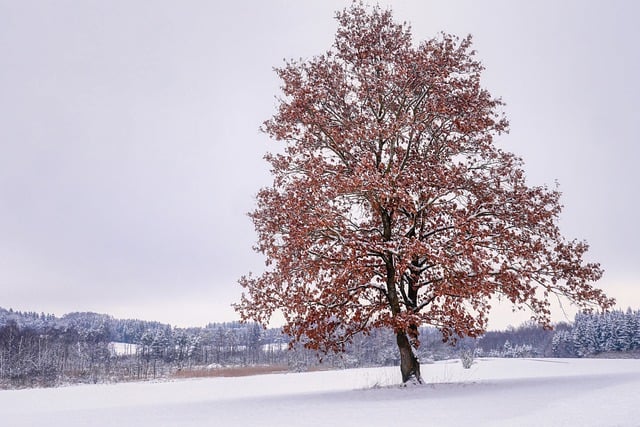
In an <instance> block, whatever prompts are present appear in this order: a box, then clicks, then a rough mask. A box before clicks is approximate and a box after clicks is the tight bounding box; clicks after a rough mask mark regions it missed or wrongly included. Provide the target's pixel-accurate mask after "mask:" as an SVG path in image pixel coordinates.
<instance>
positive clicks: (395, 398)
mask: <svg viewBox="0 0 640 427" xmlns="http://www.w3.org/2000/svg"><path fill="white" fill-rule="evenodd" d="M421 369H422V373H423V377H424V379H425V380H426V381H427V382H428V384H427V385H425V386H415V387H406V388H403V387H400V386H398V382H399V377H400V373H399V368H397V367H394V368H370V369H352V370H344V371H326V372H309V373H288V374H271V375H260V376H253V377H238V378H224V377H221V378H207V379H194V380H181V381H168V382H145V383H126V384H108V385H84V386H69V387H62V388H57V389H31V390H17V391H16V390H14V391H1V392H0V414H2V415H1V420H2V425H6V426H12V427H19V426H34V425H47V426H53V427H55V426H61V427H62V426H65V427H67V426H69V427H73V426H87V425H91V426H93V427H101V426H138V427H151V426H153V427H162V426H181V427H191V426H211V425H217V426H241V425H242V426H250V425H251V426H253V425H260V426H289V425H295V426H326V425H335V426H344V425H361V426H389V425H396V424H398V417H401V418H402V420H404V421H406V422H409V423H411V424H413V423H416V424H425V425H430V426H442V427H448V426H461V425H474V427H475V426H498V427H499V426H516V425H517V426H540V425H544V426H577V425H580V426H638V425H640V405H639V403H640V360H619V359H618V360H604V359H490V358H489V359H478V360H476V362H475V364H474V365H473V366H472V367H471V369H463V368H462V366H461V364H460V362H459V361H457V360H455V361H453V360H452V361H443V362H437V363H433V364H427V365H422V368H421Z"/></svg>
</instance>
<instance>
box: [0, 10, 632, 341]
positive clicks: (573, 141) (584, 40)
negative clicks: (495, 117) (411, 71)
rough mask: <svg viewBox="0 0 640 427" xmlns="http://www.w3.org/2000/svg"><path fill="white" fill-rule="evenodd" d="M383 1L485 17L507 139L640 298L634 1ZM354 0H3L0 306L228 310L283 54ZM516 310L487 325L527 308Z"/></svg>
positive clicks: (463, 21) (574, 231) (205, 313)
mask: <svg viewBox="0 0 640 427" xmlns="http://www.w3.org/2000/svg"><path fill="white" fill-rule="evenodd" d="M388 3H392V4H393V10H394V14H395V17H396V19H397V20H400V21H408V22H410V23H411V25H412V27H413V32H414V38H415V39H416V40H423V39H428V38H431V37H433V36H434V35H436V34H437V33H438V32H440V31H445V32H449V33H454V34H458V35H461V36H464V35H466V34H469V33H470V34H472V35H473V36H474V46H475V48H476V50H477V51H478V58H479V59H480V60H481V61H482V62H483V63H484V65H485V67H486V71H485V74H484V84H485V86H486V87H487V88H488V89H489V90H490V91H491V93H492V94H493V95H494V96H500V97H502V98H503V100H504V101H505V102H506V104H507V105H506V107H505V112H506V115H507V117H508V118H509V120H510V122H511V132H510V134H508V135H506V136H504V137H502V138H501V139H500V141H499V143H500V145H501V146H502V147H504V148H506V149H507V150H509V151H512V152H515V153H517V154H518V155H520V156H522V157H523V158H524V161H525V170H526V173H527V177H528V179H529V182H530V183H531V184H536V185H538V184H545V183H546V184H550V185H553V184H554V182H555V180H557V181H558V182H559V183H560V190H561V191H562V192H563V198H562V202H563V204H564V206H565V209H564V212H563V215H562V220H561V228H562V230H563V232H564V234H565V235H566V236H567V237H570V238H574V237H577V238H580V239H586V240H587V241H588V242H589V243H590V244H591V251H590V254H589V258H590V259H591V260H596V261H599V262H601V263H602V265H603V267H604V268H605V270H606V273H605V277H604V278H603V279H602V281H601V282H600V286H601V287H602V288H604V289H605V290H606V291H607V292H608V293H609V294H610V295H611V296H613V297H616V298H617V299H618V301H619V307H620V308H623V309H626V308H627V307H628V306H632V307H634V308H636V309H638V308H640V287H638V286H639V285H640V265H639V261H640V250H639V249H638V247H639V242H640V231H639V225H638V223H639V220H638V210H639V206H640V204H639V201H638V195H639V191H638V184H639V183H640V168H639V167H638V159H639V155H640V147H639V144H638V140H639V138H638V130H637V128H638V126H639V124H640V83H639V82H638V78H639V76H640V50H639V48H638V42H639V41H640V26H638V23H637V17H638V16H640V15H639V12H640V11H639V10H638V7H637V6H636V5H635V4H636V2H634V1H631V0H630V1H627V2H623V1H601V2H593V1H592V2H588V1H536V2H514V1H508V0H505V1H483V2H478V1H446V2H444V1H424V0H416V1H394V2H388ZM388 3H387V2H381V4H382V5H386V4H388ZM348 4H349V2H348V1H327V0H322V1H314V2H311V1H305V2H301V1H293V0H292V1H284V0H281V1H265V0H254V1H244V2H242V1H238V2H235V1H205V0H203V1H190V0H182V1H158V0H154V1H135V0H122V1H116V0H110V1H104V0H93V1H92V0H75V1H68V0H67V1H65V0H57V1H53V0H51V1H45V0H42V1H30V0H25V1H17V0H0V307H5V308H9V307H12V308H14V309H16V310H34V311H43V312H48V313H55V314H58V315H60V314H64V313H66V312H71V311H96V312H103V313H109V314H112V315H114V316H116V317H126V318H129V317H133V318H143V319H148V320H159V321H162V322H167V323H171V324H173V325H179V326H202V325H204V324H206V323H207V322H210V321H230V320H236V319H237V316H236V315H235V313H234V312H233V310H232V309H231V307H230V305H231V304H232V303H233V302H235V301H237V300H238V299H239V296H240V293H241V288H240V286H239V285H237V283H236V281H237V279H238V278H239V277H240V276H241V275H243V274H246V273H247V272H249V271H254V272H260V271H261V269H262V265H263V262H262V259H261V258H260V256H258V255H256V254H254V253H253V252H252V250H251V247H252V245H253V243H254V242H255V234H254V231H253V226H252V224H251V222H250V220H249V219H248V218H247V216H246V213H247V212H248V211H250V210H252V208H253V206H254V197H255V194H256V193H257V191H258V189H259V188H260V187H262V186H266V185H268V184H269V183H270V177H269V174H268V168H267V166H266V164H265V162H264V161H263V160H262V156H263V154H264V153H265V152H266V151H267V150H270V149H272V146H273V144H272V143H270V141H269V140H268V138H267V137H266V136H265V135H263V134H261V133H260V132H259V131H258V128H259V126H260V124H261V123H262V122H263V121H264V120H266V119H267V118H269V117H270V115H271V114H272V113H273V112H274V106H275V101H274V97H275V95H276V94H277V91H278V87H279V82H278V80H277V78H276V76H275V74H274V73H273V71H272V68H273V67H274V66H279V65H281V64H282V61H283V59H284V58H300V57H302V58H308V57H311V56H313V55H316V54H320V53H322V52H324V51H325V50H327V49H328V48H329V47H330V45H331V43H332V40H333V36H334V31H335V29H336V22H335V20H334V19H333V16H334V12H335V11H336V10H337V9H342V8H343V7H345V6H347V5H348ZM569 311H570V310H569ZM509 312H510V310H508V309H503V310H501V311H500V312H499V313H496V316H495V317H494V319H493V320H492V322H491V323H490V327H493V328H502V327H505V326H506V325H508V324H515V325H517V324H519V323H520V321H521V320H523V319H526V317H527V316H526V315H524V316H523V315H522V314H518V315H509ZM563 319H564V317H563V315H562V313H561V312H556V320H563Z"/></svg>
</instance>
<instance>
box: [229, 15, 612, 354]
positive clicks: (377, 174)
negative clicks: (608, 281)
mask: <svg viewBox="0 0 640 427" xmlns="http://www.w3.org/2000/svg"><path fill="white" fill-rule="evenodd" d="M337 20H338V23H339V26H338V30H337V33H336V38H335V43H334V44H333V46H332V48H331V49H330V50H329V51H328V52H326V53H325V54H323V55H320V56H317V57H313V58H312V59H309V60H306V61H290V62H287V63H286V64H285V65H284V66H283V67H282V68H279V69H277V73H278V75H279V77H280V79H281V80H282V96H281V98H280V99H279V107H278V110H277V112H276V113H275V115H274V116H273V117H272V118H271V119H270V120H269V121H267V122H266V123H265V124H264V131H265V132H266V133H267V134H268V135H269V136H270V137H271V138H273V139H274V140H276V141H277V142H278V143H279V144H280V146H281V148H280V149H278V150H276V151H277V153H278V154H268V155H267V156H266V159H267V161H268V162H269V163H270V164H271V167H272V174H273V178H274V179H273V185H272V186H270V187H268V188H263V189H262V190H261V191H260V192H259V194H258V196H257V208H256V209H255V211H254V212H252V213H251V218H252V219H253V222H254V224H255V228H256V231H257V234H258V243H257V246H256V250H257V251H259V252H261V253H263V254H264V255H265V257H266V261H267V268H266V271H264V272H263V273H262V274H260V275H259V276H253V275H248V276H246V277H243V278H242V279H241V280H240V283H241V285H242V286H243V287H244V288H245V293H244V294H243V296H242V300H241V302H240V303H239V304H237V305H236V309H237V310H238V311H239V312H240V314H241V315H242V317H243V318H244V319H254V320H256V321H259V322H261V323H263V324H266V323H267V322H268V321H269V319H270V317H271V315H272V314H273V313H274V312H275V311H276V310H281V311H282V313H283V314H284V317H285V320H286V326H285V329H286V332H288V333H289V334H291V335H292V336H293V337H294V338H295V339H297V340H302V341H303V342H305V343H306V344H307V346H309V347H311V348H318V349H321V350H340V349H341V348H342V346H343V344H344V343H345V341H347V340H349V337H351V336H352V335H353V334H356V333H358V332H361V331H364V332H367V331H369V330H371V328H377V327H387V328H391V329H393V330H394V331H396V332H397V333H401V334H405V335H406V336H407V337H409V339H410V341H411V342H412V344H413V345H414V346H415V345H417V344H418V342H417V335H416V334H415V333H413V332H412V331H415V328H416V326H418V325H423V324H429V325H435V326H437V327H439V328H440V329H441V330H442V331H443V332H444V334H445V336H446V337H450V336H452V335H462V336H476V335H478V334H480V333H482V332H483V331H484V328H485V327H486V324H487V314H488V313H489V310H490V299H491V298H492V297H495V296H501V297H502V298H504V299H506V300H508V301H510V302H511V303H513V304H514V305H515V306H516V307H521V308H522V307H524V308H528V309H530V310H531V312H532V316H533V318H534V319H535V320H537V321H538V322H540V323H542V324H544V325H549V323H550V311H549V300H550V298H552V297H553V296H554V294H557V295H562V296H565V297H567V298H568V299H570V300H571V301H572V302H574V303H576V304H578V305H580V306H583V307H594V306H595V307H600V308H607V307H610V306H611V304H612V300H610V299H608V298H607V297H606V296H605V295H604V294H603V293H602V292H601V291H600V290H599V289H597V288H595V287H593V285H592V284H593V282H595V281H597V280H598V279H599V278H600V276H601V273H602V271H601V269H600V267H599V265H598V264H594V263H587V262H585V261H584V260H583V256H584V254H585V252H586V251H587V244H586V243H584V242H582V241H576V240H566V239H565V238H564V237H563V236H562V235H561V233H560V230H559V228H558V224H557V223H558V215H559V213H560V210H561V205H560V203H559V196H560V194H559V192H558V191H557V190H555V189H550V188H547V187H532V186H529V185H527V183H526V182H525V175H524V172H523V169H522V166H523V165H522V161H521V160H520V159H519V158H518V157H516V156H515V155H513V154H511V153H509V152H505V151H502V150H500V149H499V148H497V147H496V145H495V144H494V137H495V136H496V135H499V134H502V133H505V132H506V131H507V127H508V123H507V120H506V119H505V117H504V116H503V114H502V113H501V107H502V102H501V101H500V99H498V98H494V97H492V96H491V94H489V92H487V90H485V89H483V88H482V86H481V84H480V76H481V72H482V70H483V67H482V65H481V64H480V62H479V61H478V60H477V59H476V57H475V54H474V51H473V50H472V47H471V38H470V37H467V38H464V39H459V38H457V37H454V36H451V35H448V34H441V35H439V36H438V37H436V38H434V39H432V40H428V41H425V42H421V43H419V44H414V42H413V41H412V38H411V31H410V27H409V26H408V25H406V24H399V23H396V22H394V21H393V18H392V13H391V12H390V11H388V10H382V9H380V8H379V7H373V8H367V7H365V6H363V5H362V4H358V3H354V4H353V5H352V6H351V7H349V8H347V9H345V10H344V11H342V12H339V13H337ZM399 344H400V342H399Z"/></svg>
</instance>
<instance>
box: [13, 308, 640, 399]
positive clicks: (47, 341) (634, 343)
mask: <svg viewBox="0 0 640 427" xmlns="http://www.w3.org/2000/svg"><path fill="white" fill-rule="evenodd" d="M420 340H421V343H422V344H421V346H420V355H419V356H420V360H421V361H422V363H428V361H430V360H441V359H448V358H456V357H460V355H461V354H462V353H463V352H465V353H469V352H471V353H472V354H473V355H474V356H475V357H481V356H490V357H589V356H594V355H602V354H608V355H611V354H612V353H613V352H619V353H622V352H624V353H625V354H631V355H637V354H638V352H640V311H632V310H628V311H626V312H622V311H613V312H610V313H606V314H579V315H577V316H576V319H575V321H574V322H573V324H567V323H561V324H557V325H556V326H555V328H554V330H553V331H548V330H544V329H542V328H540V327H539V326H537V325H535V324H533V323H525V324H523V325H522V326H520V327H518V328H510V329H508V330H506V331H490V332H487V333H486V334H485V335H484V336H483V337H481V338H479V339H475V340H473V339H469V338H464V339H459V340H457V341H456V343H454V344H451V343H444V342H443V340H442V335H441V334H440V332H438V331H437V330H436V329H435V328H422V329H421V334H420ZM289 347H290V346H289V339H288V337H287V336H286V335H283V334H282V332H281V331H280V329H263V328H261V327H260V326H259V325H257V324H243V323H239V322H231V323H211V324H209V325H207V326H205V327H204V328H200V327H198V328H176V327H172V326H170V325H167V324H163V323H160V322H149V321H143V320H137V319H124V320H123V319H115V318H113V317H112V316H109V315H105V314H96V313H70V314H66V315H64V316H62V317H56V316H53V315H51V314H44V313H40V314H38V313H34V312H19V311H13V310H11V309H9V310H6V309H3V308H0V388H20V387H34V386H56V385H60V384H68V383H96V382H115V381H132V380H144V379H152V378H170V377H173V376H178V375H183V376H189V375H194V376H196V374H197V373H202V372H205V373H206V372H211V371H216V370H223V369H225V368H229V367H248V366H254V367H255V366H265V367H274V368H277V369H279V370H290V371H302V370H308V369H322V368H331V369H335V368H350V367H365V366H385V365H397V364H398V363H399V357H398V355H397V348H396V343H395V337H394V335H393V334H392V333H391V332H389V331H386V330H379V331H374V332H373V333H372V334H370V335H362V336H357V337H356V338H355V339H354V341H353V343H351V344H350V345H349V346H348V347H347V348H346V352H345V353H343V354H336V355H325V356H320V355H317V354H316V353H315V352H313V351H310V350H306V349H304V348H302V347H292V348H289Z"/></svg>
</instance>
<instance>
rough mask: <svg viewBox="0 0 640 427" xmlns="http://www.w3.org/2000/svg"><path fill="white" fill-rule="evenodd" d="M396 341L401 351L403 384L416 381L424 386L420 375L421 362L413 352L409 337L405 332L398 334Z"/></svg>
mask: <svg viewBox="0 0 640 427" xmlns="http://www.w3.org/2000/svg"><path fill="white" fill-rule="evenodd" d="M396 341H397V343H398V349H399V350H400V372H402V383H403V384H407V383H408V382H411V381H415V382H416V383H418V384H422V376H421V375H420V361H419V360H418V358H417V357H416V355H415V353H414V352H413V346H412V345H411V341H410V340H409V338H408V337H407V333H406V332H405V331H399V332H397V333H396Z"/></svg>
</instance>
